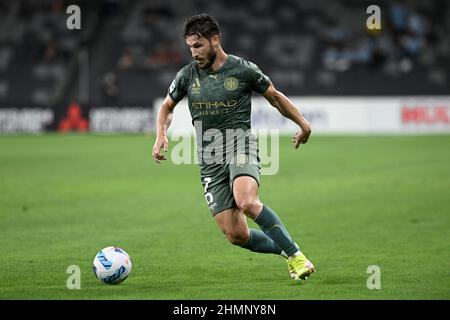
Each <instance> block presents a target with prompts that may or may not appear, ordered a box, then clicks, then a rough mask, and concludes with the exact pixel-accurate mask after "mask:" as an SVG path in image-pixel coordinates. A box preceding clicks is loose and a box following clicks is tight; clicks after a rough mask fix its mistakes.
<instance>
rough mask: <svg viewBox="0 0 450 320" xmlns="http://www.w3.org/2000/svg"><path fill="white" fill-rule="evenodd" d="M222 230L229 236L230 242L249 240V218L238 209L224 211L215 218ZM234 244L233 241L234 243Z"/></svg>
mask: <svg viewBox="0 0 450 320" xmlns="http://www.w3.org/2000/svg"><path fill="white" fill-rule="evenodd" d="M214 220H216V222H217V225H218V226H219V228H220V230H221V231H222V232H223V233H224V234H225V235H226V236H227V238H228V239H229V240H233V239H234V240H237V241H239V240H242V239H248V237H249V236H250V235H249V231H248V225H247V218H246V217H245V215H244V214H243V213H242V212H241V211H240V210H239V209H237V208H231V209H227V210H223V211H221V212H219V213H217V214H216V215H215V216H214ZM232 242H233V241H232Z"/></svg>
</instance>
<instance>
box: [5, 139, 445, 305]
mask: <svg viewBox="0 0 450 320" xmlns="http://www.w3.org/2000/svg"><path fill="white" fill-rule="evenodd" d="M153 142H154V137H153V136H150V135H123V136H121V135H112V136H96V135H56V134H53V135H52V134H50V135H42V136H9V137H5V136H3V137H0V243H1V258H2V259H1V261H2V265H1V269H2V271H1V273H0V299H201V300H202V299H449V298H450V251H449V248H450V136H449V135H428V136H371V137H369V136H321V135H313V136H311V138H310V141H309V142H308V144H307V145H304V146H302V147H301V148H300V150H297V151H295V150H294V149H293V148H292V146H291V144H290V138H289V137H285V138H283V139H282V140H281V141H280V147H281V150H280V170H279V173H278V174H277V175H274V176H263V177H262V180H261V188H260V198H261V200H262V201H263V202H264V203H267V204H268V205H269V206H270V207H271V208H273V209H274V210H275V211H276V212H277V213H278V214H279V216H280V217H281V218H282V220H283V222H284V224H285V225H286V226H287V228H288V230H289V231H290V233H291V235H292V236H293V238H294V239H295V240H296V242H298V243H299V244H300V246H301V249H302V251H303V252H305V253H306V255H307V256H308V257H309V258H310V259H311V260H312V261H313V262H314V264H315V265H316V267H317V270H318V272H317V273H315V274H313V275H312V276H311V277H310V278H309V279H308V280H307V281H305V282H299V283H297V282H293V281H292V280H290V279H289V278H288V274H287V268H286V264H285V262H284V261H283V260H282V259H281V258H279V257H277V256H275V255H264V254H257V253H253V252H250V251H247V250H245V249H241V248H238V247H235V246H232V245H231V244H229V243H228V242H227V241H226V239H225V237H224V236H223V235H222V234H221V232H220V231H219V229H218V227H217V226H216V223H215V221H214V220H213V219H212V218H211V216H210V213H209V211H208V208H207V206H206V203H205V201H204V198H203V190H202V186H201V184H200V179H199V175H198V167H197V166H196V165H184V166H179V165H178V166H177V165H174V164H172V163H171V162H168V161H166V162H165V163H164V164H163V165H161V166H158V165H156V164H155V163H154V162H153V161H152V159H151V148H152V145H153ZM250 225H251V226H255V225H254V224H253V223H250ZM110 245H116V246H120V247H122V248H124V249H125V250H126V251H127V252H128V253H129V254H130V255H131V257H132V259H133V270H132V273H131V275H130V277H129V278H128V279H127V280H126V281H125V282H124V283H122V284H120V285H118V286H108V285H104V284H101V283H99V282H98V281H97V280H96V279H95V277H94V275H93V273H92V261H93V258H94V255H95V254H96V253H97V251H98V250H99V249H101V248H103V247H106V246H110ZM70 265H77V266H79V267H80V268H81V289H79V290H69V289H68V288H67V287H66V280H67V278H68V277H69V276H70V275H69V274H68V273H66V269H67V267H68V266H70ZM371 265H377V266H379V267H380V270H381V288H380V289H378V290H377V289H374V290H369V289H368V288H367V286H366V282H367V279H368V277H369V276H370V275H371V274H369V273H367V268H368V266H371Z"/></svg>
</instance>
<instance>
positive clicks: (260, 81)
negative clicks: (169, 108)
mask: <svg viewBox="0 0 450 320" xmlns="http://www.w3.org/2000/svg"><path fill="white" fill-rule="evenodd" d="M269 85H270V80H269V78H268V77H267V76H266V75H264V74H263V73H262V72H261V70H260V69H259V68H258V67H257V66H256V65H255V64H254V63H252V62H249V61H246V60H244V59H242V58H239V57H237V56H233V55H228V57H227V59H226V61H225V62H224V64H223V65H222V66H221V67H220V68H219V69H218V70H215V71H213V70H210V69H208V70H202V69H200V68H198V66H197V63H196V62H195V61H192V62H191V63H190V64H188V65H186V66H184V67H183V68H182V69H181V70H180V71H179V72H178V73H177V75H176V77H175V79H174V80H173V82H172V84H171V85H170V88H169V92H168V94H169V96H170V97H171V98H172V100H174V101H175V102H179V101H180V100H182V99H183V97H185V96H186V95H187V96H188V99H189V101H188V104H189V110H190V113H191V116H192V124H193V125H194V127H195V129H196V135H197V142H198V143H197V145H198V146H199V147H203V148H204V147H205V146H206V145H209V146H210V147H211V146H213V147H217V145H218V144H223V146H224V151H225V149H226V147H228V146H229V145H230V144H231V143H232V142H230V141H229V139H228V138H227V139H225V140H222V141H217V139H216V140H214V138H211V135H214V132H215V131H219V132H221V133H223V134H224V135H226V132H228V131H229V130H234V131H235V132H236V130H239V129H240V130H241V131H245V132H249V130H250V129H251V121H250V119H251V96H252V92H253V91H255V92H258V93H264V92H265V91H266V90H267V88H268V87H269ZM208 133H209V136H208ZM245 148H246V150H247V147H245ZM227 150H229V149H227ZM233 151H236V150H233Z"/></svg>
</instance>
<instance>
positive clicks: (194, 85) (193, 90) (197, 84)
mask: <svg viewBox="0 0 450 320" xmlns="http://www.w3.org/2000/svg"><path fill="white" fill-rule="evenodd" d="M200 90H201V86H200V80H198V78H197V77H196V78H195V81H194V82H193V83H192V87H191V93H193V94H199V93H200Z"/></svg>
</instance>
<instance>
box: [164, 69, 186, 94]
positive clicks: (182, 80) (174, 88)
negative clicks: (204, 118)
mask: <svg viewBox="0 0 450 320" xmlns="http://www.w3.org/2000/svg"><path fill="white" fill-rule="evenodd" d="M188 86H189V77H188V74H187V72H186V68H183V69H181V70H180V71H178V73H177V75H176V76H175V79H173V81H172V83H171V84H170V87H169V90H168V94H169V96H170V97H171V98H172V100H173V101H175V102H179V101H181V100H182V99H183V98H184V96H185V95H186V94H187V89H188Z"/></svg>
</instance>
